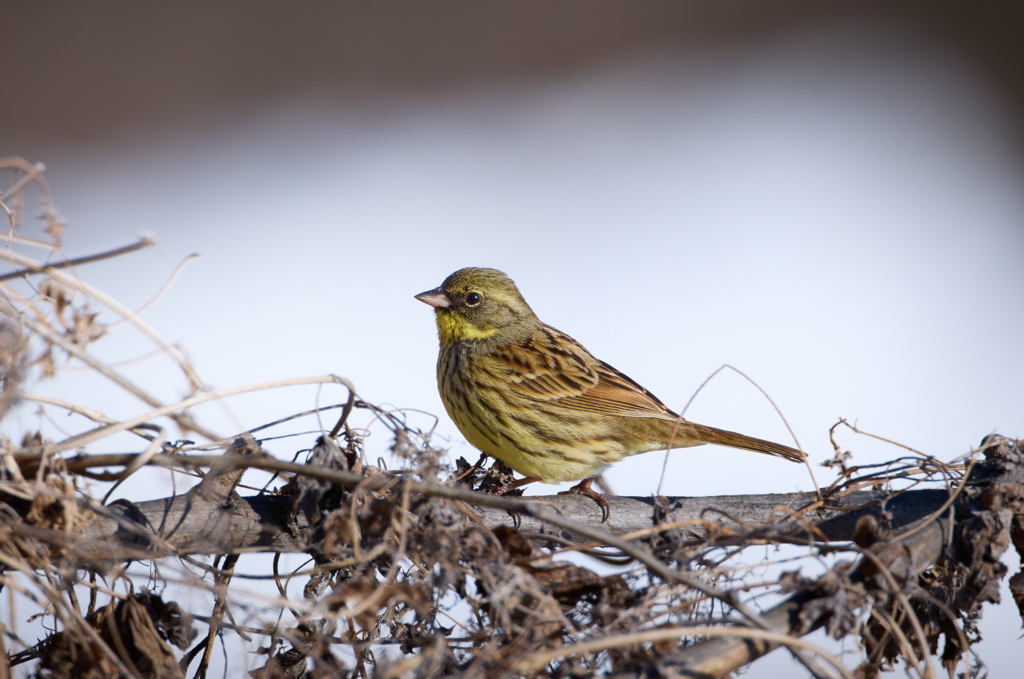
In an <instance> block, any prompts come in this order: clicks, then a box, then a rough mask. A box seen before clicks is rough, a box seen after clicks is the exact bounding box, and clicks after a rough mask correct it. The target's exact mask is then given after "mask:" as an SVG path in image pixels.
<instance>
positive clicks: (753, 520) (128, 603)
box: [0, 159, 1024, 679]
mask: <svg viewBox="0 0 1024 679" xmlns="http://www.w3.org/2000/svg"><path fill="white" fill-rule="evenodd" d="M0 170H7V171H8V172H9V173H10V174H11V176H12V177H13V180H12V182H11V188H9V189H8V190H7V191H5V192H3V194H2V196H0V200H2V202H3V205H4V209H5V210H6V211H7V214H8V216H9V221H10V225H11V229H10V232H9V233H8V235H7V240H8V243H9V245H10V246H9V247H8V248H7V252H6V258H7V259H8V260H9V261H10V262H11V263H12V264H13V265H14V267H15V268H16V271H15V272H13V273H16V274H17V275H8V276H0V313H2V315H3V317H2V319H0V322H2V326H0V360H2V370H3V374H2V378H3V383H4V392H3V398H2V399H0V416H2V417H3V418H4V419H3V422H4V427H5V428H4V429H3V434H4V438H2V439H0V461H2V467H0V587H2V588H3V589H5V590H7V593H8V594H9V600H10V601H11V602H14V601H16V600H17V601H21V602H23V606H24V605H28V604H30V605H32V606H33V607H34V609H33V611H32V613H31V614H29V617H34V618H36V619H42V620H45V621H48V628H47V629H45V630H44V631H43V633H42V635H41V638H40V639H38V640H34V639H29V638H25V637H24V636H22V635H21V634H19V632H18V629H19V626H18V625H19V623H21V624H22V626H24V625H26V624H28V623H29V622H30V621H29V620H28V618H25V619H23V620H19V619H18V616H17V614H16V610H15V607H14V606H13V605H10V606H8V614H7V616H5V617H6V620H0V636H2V638H3V639H4V644H3V647H2V648H0V677H4V676H10V674H11V673H13V672H22V673H23V674H31V675H33V676H39V677H72V676H73V677H76V678H78V679H82V678H86V677H88V678H90V679H91V678H93V677H96V678H100V677H120V676H124V677H185V676H188V675H191V676H195V677H205V676H206V675H207V673H208V672H210V670H211V667H212V666H213V664H214V662H215V657H216V654H215V650H216V649H217V648H218V647H221V648H223V649H227V648H231V649H232V650H231V654H232V659H231V660H230V661H227V662H225V663H224V664H225V672H228V671H230V672H231V673H232V675H233V676H240V675H242V674H243V673H244V672H246V671H247V672H248V673H249V674H250V675H252V676H253V677H256V678H258V679H263V678H270V677H298V676H302V675H303V674H304V673H308V674H309V675H310V676H312V677H317V678H322V677H350V676H364V677H365V676H370V675H371V674H372V675H374V676H381V677H392V676H394V677H399V676H417V677H442V676H480V677H505V676H529V677H564V676H587V675H592V674H598V673H604V674H609V675H614V676H617V677H642V676H705V677H717V676H724V675H727V674H729V673H730V672H733V671H734V670H736V669H738V668H740V667H742V666H743V665H745V664H747V663H749V662H752V661H754V660H756V659H757V658H758V657H760V656H762V655H764V654H765V653H768V652H770V651H772V650H774V649H777V648H781V647H785V648H786V649H788V651H789V652H791V653H793V654H794V656H795V657H797V658H798V659H799V660H800V661H801V662H803V663H804V664H805V666H806V667H807V668H808V669H809V671H810V672H811V673H812V674H814V675H815V676H820V677H831V676H851V675H853V674H857V675H858V676H862V677H871V676H875V675H876V674H877V673H879V672H880V671H883V670H886V669H890V668H892V667H893V666H894V665H895V664H896V663H898V662H900V661H902V662H903V663H904V664H905V666H906V667H907V671H908V672H911V673H913V674H917V675H920V676H922V677H932V676H935V672H936V670H935V668H934V667H933V657H935V658H937V659H938V661H939V662H940V663H941V665H942V666H943V667H944V668H945V669H946V670H947V672H948V673H949V674H950V676H952V674H953V672H954V671H955V669H956V668H957V666H958V663H960V662H961V660H962V659H963V658H964V656H965V654H967V653H968V652H969V650H970V649H971V645H972V644H973V643H974V641H976V639H977V630H976V627H975V622H976V620H977V617H978V615H979V614H980V610H981V605H982V603H984V602H994V601H997V600H998V584H999V582H1000V580H1001V579H1002V578H1003V577H1004V576H1005V575H1006V567H1005V566H1003V564H1002V563H1001V562H1000V558H1001V556H1002V554H1003V553H1004V552H1005V550H1006V549H1008V548H1009V547H1010V546H1011V545H1012V546H1014V547H1015V548H1016V549H1017V550H1018V552H1022V551H1024V445H1022V443H1021V442H1016V441H1011V440H1007V439H1002V438H1000V437H997V436H990V437H987V438H986V439H985V441H984V442H983V443H982V446H981V447H980V448H979V450H977V451H972V452H971V454H970V455H968V456H966V457H965V458H964V459H963V460H958V461H956V462H955V463H949V464H944V463H942V462H940V461H938V460H936V459H934V458H932V457H929V456H927V455H919V454H912V455H906V456H901V457H896V458H895V459H893V460H891V461H889V462H888V463H886V464H884V465H875V466H870V467H851V466H850V465H849V459H848V457H847V455H846V454H845V453H842V452H841V451H840V450H839V448H838V446H837V448H836V451H837V454H836V457H835V459H834V460H832V461H831V462H830V465H831V466H832V467H833V468H835V469H836V470H837V472H838V474H837V479H836V480H835V482H834V483H832V484H831V485H830V486H828V487H827V488H824V489H822V490H821V491H820V492H816V493H803V494H800V493H795V494H788V495H774V496H772V495H762V496H736V497H727V498H662V497H656V498H621V497H614V498H609V499H610V500H611V505H612V506H611V510H612V511H611V517H612V518H611V520H610V522H609V523H607V524H601V523H600V513H599V511H598V510H597V509H596V508H595V507H594V506H593V504H592V503H590V502H589V501H588V500H587V499H585V498H580V497H578V496H555V497H541V498H530V500H529V501H527V500H525V499H521V498H515V497H510V496H508V495H506V496H495V495H492V494H490V493H489V492H488V490H489V489H490V488H493V487H495V486H501V485H503V484H502V481H503V478H502V475H504V474H508V473H510V472H509V470H507V469H505V468H503V467H502V466H501V465H497V464H496V465H492V466H490V467H488V468H485V467H484V466H482V462H483V460H481V461H480V462H478V463H477V464H470V463H469V462H467V461H465V460H459V461H458V462H457V463H456V464H455V465H454V466H449V465H447V464H446V463H445V455H444V451H442V450H439V449H438V448H437V447H435V445H434V444H433V443H432V441H431V438H430V435H429V431H424V430H423V429H421V428H418V427H416V426H414V425H413V424H411V423H410V422H409V421H408V420H407V418H406V417H405V415H404V414H403V413H401V412H396V411H390V410H386V409H383V408H381V407H379V406H376V405H374V404H372V403H368V402H366V401H364V400H362V399H360V398H359V397H358V395H357V394H356V392H355V390H354V388H353V387H352V385H351V384H349V383H348V382H347V381H345V380H343V379H341V378H337V377H332V376H324V377H318V378H304V379H300V380H289V381H285V382H282V383H279V384H276V385H269V386H284V385H295V384H300V383H325V384H336V385H339V386H341V387H342V388H343V389H344V390H345V391H344V393H345V398H343V399H341V400H340V401H339V402H338V403H336V404H334V405H331V406H327V407H319V408H316V409H315V410H314V411H310V412H309V413H303V414H301V415H300V416H303V417H313V416H316V417H320V418H324V417H327V416H331V415H336V421H337V425H336V426H334V427H333V430H332V431H330V432H328V431H324V430H320V429H319V428H316V429H315V433H312V434H307V435H308V436H309V440H310V442H311V443H313V445H312V446H311V448H309V449H307V450H304V451H303V450H299V451H297V452H296V453H295V456H296V457H295V458H293V460H295V459H298V458H299V457H300V456H302V455H305V458H304V459H303V460H302V461H301V462H296V461H285V460H282V459H279V458H277V457H274V456H272V455H270V454H269V453H268V452H267V451H266V450H265V449H264V447H263V445H264V443H263V442H261V441H260V440H258V437H259V436H261V435H262V434H261V433H260V432H256V431H253V432H246V433H243V434H240V435H238V436H235V437H232V438H230V439H221V438H219V437H218V436H217V435H216V434H215V433H214V432H213V431H210V430H209V429H207V428H206V427H204V426H202V425H201V424H199V419H200V418H199V417H198V416H197V415H196V414H195V412H194V410H195V408H196V407H197V406H198V405H200V404H201V403H204V402H209V401H211V400H213V399H218V398H225V397H227V396H230V395H231V394H233V393H238V392H241V391H244V390H246V389H250V388H246V389H236V390H227V391H223V392H210V391H209V390H207V389H206V387H205V386H204V384H203V381H202V380H201V379H200V378H199V376H198V374H197V373H196V371H195V369H194V368H193V367H192V366H191V365H190V364H189V363H188V362H187V361H186V360H185V359H184V357H183V355H182V354H181V353H180V352H179V351H177V350H173V351H170V350H169V349H168V347H170V346H171V345H170V344H168V343H167V342H166V341H164V340H163V339H162V338H161V337H160V336H159V335H158V334H157V333H156V331H155V330H153V329H152V328H151V327H149V326H148V325H145V324H144V323H143V322H142V321H141V319H139V318H138V316H137V314H134V313H133V312H131V311H129V310H127V309H125V308H124V307H123V306H121V305H119V304H117V303H115V302H114V301H113V300H112V299H111V298H110V297H108V296H106V295H104V294H103V293H102V292H100V291H98V290H96V289H95V288H93V287H92V286H89V285H87V284H85V283H84V282H83V281H81V280H80V279H79V278H78V277H77V275H76V274H75V273H74V271H75V269H76V268H77V267H80V266H83V265H84V264H88V263H90V262H93V261H101V260H103V259H104V255H98V256H95V257H86V258H69V257H66V256H65V255H64V253H63V252H62V251H61V250H60V245H59V243H60V228H61V222H60V220H59V219H58V218H57V217H56V215H55V213H54V212H53V210H52V206H51V205H50V199H49V191H48V189H47V187H46V185H45V182H44V180H43V177H42V171H41V168H39V167H37V166H32V165H30V164H28V163H25V162H24V161H20V160H16V159H15V160H12V159H8V160H7V161H0ZM32 187H36V189H37V191H38V198H37V200H38V202H39V203H40V208H41V211H42V213H43V215H44V222H45V223H46V233H47V234H48V235H49V236H50V237H51V242H50V243H44V242H43V241H39V240H33V239H29V238H25V237H23V236H21V235H19V234H18V233H17V232H16V230H17V228H19V227H20V226H21V215H22V214H23V213H24V212H25V209H26V207H25V206H26V204H27V201H28V198H27V197H26V195H25V194H26V192H27V191H28V190H29V189H31V188H32ZM44 246H45V247H47V248H49V249H48V250H47V253H48V254H47V258H46V260H45V261H39V260H36V259H31V258H29V257H28V256H26V255H23V254H16V252H17V251H18V248H22V249H25V248H42V247H44ZM129 249H131V248H129ZM122 250H124V249H122ZM115 253H116V254H125V253H124V251H115ZM97 306H99V307H104V308H105V309H106V310H107V312H108V313H113V314H117V315H119V316H120V317H121V318H123V319H127V321H128V323H129V324H130V325H131V326H132V327H135V328H137V329H138V330H139V331H140V332H141V333H142V334H143V335H145V336H146V337H148V338H149V340H150V341H152V342H153V343H155V345H156V346H157V347H158V348H160V349H161V350H163V354H162V355H163V356H165V357H167V358H169V359H170V361H171V362H172V363H173V365H175V366H176V367H177V369H178V373H179V376H180V378H181V379H182V380H183V382H182V384H183V385H185V386H186V389H185V391H186V393H187V394H188V398H186V399H183V400H181V401H180V402H177V403H163V402H161V401H160V400H159V399H157V398H156V397H154V396H153V395H152V394H151V393H150V391H149V390H148V389H146V388H145V387H144V386H143V385H140V384H136V383H134V382H132V381H131V380H129V379H128V378H127V377H126V376H125V375H124V374H122V373H120V372H119V371H118V370H117V369H116V368H115V367H113V366H111V365H108V364H106V363H103V362H100V361H98V360H97V359H96V358H95V356H94V355H93V354H92V353H91V352H90V346H91V345H92V344H93V343H95V342H96V341H97V340H99V339H100V338H101V337H103V336H104V334H105V333H107V332H108V329H109V327H110V326H109V325H104V324H103V323H101V322H100V320H101V318H103V315H102V314H101V313H100V312H99V311H97V309H96V307H97ZM70 362H77V363H78V364H80V365H84V366H87V367H88V369H89V370H91V371H94V372H95V374H96V375H97V376H98V377H99V378H101V379H104V380H107V381H109V382H111V383H113V384H116V385H118V386H119V388H121V389H123V390H125V392H126V393H129V394H131V395H132V396H133V397H134V398H136V399H137V400H138V402H140V403H141V404H142V406H143V411H142V412H140V413H139V415H138V416H137V417H134V418H131V419H126V420H115V419H112V418H108V417H106V416H104V415H103V414H102V412H101V410H102V408H101V406H102V404H95V403H85V402H72V401H71V400H69V399H62V398H57V397H53V396H44V395H43V394H41V393H37V392H35V391H29V388H28V387H29V385H32V384H34V383H36V382H39V381H40V380H46V379H53V378H54V377H55V376H57V375H59V373H60V371H61V370H62V369H63V366H65V365H67V364H68V363H70ZM267 386H268V385H258V387H252V388H251V389H256V388H266V387H267ZM28 406H33V407H35V408H36V409H37V413H39V416H38V418H37V419H38V421H39V422H40V423H45V422H47V417H48V416H49V415H48V413H49V411H50V410H52V409H57V410H63V411H67V412H71V413H75V414H76V415H77V416H79V417H80V418H81V420H80V421H81V422H83V423H88V424H83V425H82V426H81V427H80V430H79V431H75V432H69V431H61V430H59V429H57V428H56V427H49V428H48V430H47V432H49V433H44V431H43V427H42V426H41V425H40V426H38V427H36V428H30V429H28V430H26V431H22V432H20V437H17V436H12V435H11V434H12V433H13V432H14V430H15V426H16V425H15V424H14V423H15V422H25V421H27V420H29V419H30V418H25V417H21V418H17V417H14V416H13V415H14V414H17V413H18V412H19V408H24V407H28ZM360 418H362V420H361V422H360V423H357V420H360ZM284 419H290V418H284ZM366 422H372V423H376V425H375V426H382V427H384V428H386V429H387V431H388V432H389V439H390V445H389V454H390V456H391V459H392V460H394V461H397V462H398V464H397V468H395V469H391V470H388V469H385V468H384V467H383V466H382V465H381V464H370V463H369V462H368V457H369V456H368V455H367V452H366V446H367V436H366V426H363V424H364V423H366ZM367 426H368V425H367ZM174 428H177V429H178V431H179V432H180V436H179V437H178V438H177V439H172V436H171V434H170V432H171V431H173V430H174ZM126 433H127V434H128V435H130V436H132V437H134V441H135V442H136V443H135V444H134V445H135V449H136V450H138V452H136V453H132V454H111V453H102V452H97V448H99V447H100V446H103V445H105V444H107V442H109V441H110V440H112V437H117V436H122V437H123V436H125V434H126ZM186 436H193V437H196V438H204V439H206V440H207V441H208V443H201V444H197V443H194V442H191V441H186V440H184V439H185V437H186ZM119 440H121V441H123V440H124V439H119ZM121 445H124V444H123V443H122V444H121ZM393 466H394V465H393ZM146 468H150V469H152V468H159V469H163V470H166V471H165V473H166V474H167V475H168V476H169V477H172V478H173V479H174V480H175V483H180V484H181V485H182V487H183V490H181V491H180V492H174V493H171V494H169V495H168V496H167V497H162V498H152V499H147V500H145V501H136V502H130V501H127V500H125V499H119V500H115V501H113V502H109V501H108V500H109V498H110V496H111V494H112V492H113V490H114V489H115V488H117V487H118V486H120V484H123V483H125V482H130V481H131V479H132V478H134V477H135V475H137V474H138V473H139V472H140V470H142V469H146ZM259 474H262V476H259ZM254 477H258V478H260V479H262V480H261V481H259V484H260V485H259V486H258V487H248V488H247V487H246V486H245V485H244V483H243V482H245V481H249V480H250V479H253V478H254ZM252 482H254V483H255V481H252ZM185 488H187V489H185ZM243 492H244V493H245V495H244V496H243V494H242V493H243ZM254 553H255V554H273V555H274V556H273V557H272V559H271V560H269V561H268V560H267V559H266V558H265V557H262V556H254ZM211 554H212V555H214V556H213V557H212V558H210V557H207V556H206V555H211ZM771 554H774V555H775V557H774V559H775V561H776V563H773V564H766V561H767V558H766V555H771ZM291 555H299V557H300V558H297V559H296V558H290V556H291ZM140 567H141V569H140ZM137 581H144V582H145V584H137ZM1022 582H1024V573H1022V574H1017V575H1015V576H1014V577H1013V578H1012V579H1011V587H1012V591H1014V592H1015V593H1018V592H1022V591H1024V586H1022V585H1021V583H1022ZM295 584H301V588H300V591H299V592H296V591H295V588H294V585H295ZM762 601H769V602H771V603H769V604H761V603H760V602H762ZM1022 601H1024V595H1022V596H1021V597H1019V598H1018V599H1017V602H1018V605H1019V606H1020V605H1021V602H1022ZM820 628H824V629H825V630H826V631H827V632H828V634H829V635H831V636H832V637H834V638H837V639H839V638H844V637H851V638H855V639H857V640H859V642H860V647H861V648H862V651H863V652H862V656H861V657H860V659H859V664H858V665H857V666H856V668H855V669H854V670H850V669H848V668H847V663H848V662H849V660H848V658H847V659H845V660H840V659H839V658H837V657H835V656H834V655H833V654H831V653H829V652H828V651H827V650H825V649H823V648H820V647H817V646H815V645H814V644H812V643H810V642H808V641H806V640H805V639H803V638H802V637H804V636H805V635H807V634H808V633H809V632H811V631H813V630H815V629H820ZM940 644H942V650H941V653H940V651H939V646H940ZM19 648H20V650H18V649H19ZM236 653H238V654H242V655H241V656H239V655H236ZM240 658H244V660H242V659H240Z"/></svg>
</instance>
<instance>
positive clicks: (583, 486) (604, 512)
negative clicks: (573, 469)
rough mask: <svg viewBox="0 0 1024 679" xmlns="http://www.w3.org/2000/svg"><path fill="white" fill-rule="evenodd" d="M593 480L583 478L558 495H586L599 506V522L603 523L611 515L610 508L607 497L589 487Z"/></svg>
mask: <svg viewBox="0 0 1024 679" xmlns="http://www.w3.org/2000/svg"><path fill="white" fill-rule="evenodd" d="M593 482H594V479H593V478H589V479H583V480H582V481H580V482H579V483H577V484H576V485H575V486H573V487H572V488H570V489H569V490H563V491H562V492H560V493H559V495H586V496H587V497H589V498H590V499H591V500H593V501H594V502H596V503H597V505H598V506H599V507H600V508H601V523H604V522H605V521H607V520H608V517H609V516H611V509H609V507H608V499H607V498H605V496H604V495H601V494H600V493H598V492H597V491H596V490H594V489H593V488H591V487H590V484H592V483H593Z"/></svg>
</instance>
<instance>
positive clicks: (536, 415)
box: [415, 267, 806, 523]
mask: <svg viewBox="0 0 1024 679" xmlns="http://www.w3.org/2000/svg"><path fill="white" fill-rule="evenodd" d="M415 298H416V299H418V300H419V301H421V302H423V303H425V304H427V305H429V306H431V307H433V309H434V315H435V320H436V322H437V334H438V340H439V343H440V351H439V352H438V358H437V384H438V391H439V392H440V395H441V400H442V402H443V403H444V407H445V410H446V411H447V412H448V415H449V417H451V419H452V420H453V421H454V422H455V425H456V426H457V427H458V429H459V431H460V432H461V433H462V435H463V436H465V437H466V440H467V441H469V443H471V444H472V445H473V446H474V447H476V448H478V449H479V450H480V451H482V452H484V453H486V454H487V455H489V456H491V457H493V458H496V459H498V460H501V461H502V462H504V463H505V464H507V465H508V466H509V467H511V468H512V469H513V470H514V471H516V472H519V473H520V474H522V475H523V476H524V478H523V479H520V480H517V481H515V482H513V483H511V484H509V485H506V486H505V487H504V488H502V489H501V490H500V492H508V491H509V490H511V489H513V488H519V487H522V486H524V485H526V484H529V483H534V482H537V481H540V482H543V483H561V482H565V481H579V483H578V484H576V485H575V486H573V487H572V488H570V489H569V490H568V491H565V492H567V493H579V494H582V495H586V496H588V497H590V498H592V499H593V500H594V501H595V502H597V504H598V505H599V506H600V507H601V512H602V523H603V522H604V521H606V520H607V519H608V516H609V509H608V503H607V500H606V499H605V497H604V496H603V495H601V494H600V493H598V492H597V491H596V490H594V489H593V488H592V487H591V485H592V483H593V481H594V478H595V477H596V476H597V475H598V474H600V473H601V471H602V470H603V469H604V468H605V467H607V466H608V465H610V464H612V463H614V462H617V461H619V460H621V459H622V458H624V457H627V456H630V455H636V454H638V453H646V452H651V451H655V450H668V449H670V448H685V447H689V446H699V445H702V444H706V443H713V444H718V445H723V446H729V447H732V448H741V449H743V450H751V451H754V452H758V453H764V454H767V455H774V456H777V457H781V458H783V459H786V460H789V461H791V462H802V461H803V460H804V459H805V458H806V454H805V453H803V452H802V451H800V450H796V449H795V448H790V447H789V446H784V445H781V444H778V443H772V442H771V441H765V440H762V439H757V438H753V437H750V436H746V435H744V434H738V433H736V432H732V431H727V430H724V429H717V428H715V427H709V426H706V425H702V424H697V423H696V422H690V421H688V420H685V419H683V418H682V417H681V416H680V415H677V414H676V413H674V412H672V411H671V410H669V408H668V407H666V406H665V404H664V403H662V402H661V401H660V400H659V399H658V398H657V397H656V396H655V395H654V394H652V393H651V392H649V391H647V390H646V389H645V388H643V387H642V386H640V384H639V383H637V382H636V381H634V380H632V379H631V378H629V377H627V376H626V375H625V374H624V373H622V372H620V371H618V370H616V369H615V368H613V367H612V366H610V365H609V364H607V363H605V362H604V361H602V360H600V359H598V358H596V357H595V356H594V355H593V354H591V353H590V352H589V351H587V350H586V349H585V348H584V347H583V345H582V344H580V343H579V342H577V341H576V340H574V339H573V338H572V337H570V336H569V335H567V334H565V333H563V332H561V331H560V330H556V329H555V328H553V327H551V326H550V325H547V324H546V323H544V322H542V321H541V320H540V319H539V318H538V317H537V315H536V314H535V313H534V312H533V309H531V308H530V305H529V304H527V303H526V300H525V299H524V298H523V296H522V294H521V293H520V292H519V288H518V287H516V284H515V283H514V282H513V281H512V279H511V278H509V277H508V276H507V275H506V274H505V273H503V272H501V271H498V270H496V269H489V268H480V267H468V268H464V269H459V270H458V271H456V272H455V273H453V274H451V275H450V276H448V277H447V278H446V279H445V280H444V282H443V283H441V285H440V286H439V287H436V288H434V289H433V290H428V291H426V292H422V293H420V294H418V295H415Z"/></svg>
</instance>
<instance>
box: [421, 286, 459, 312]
mask: <svg viewBox="0 0 1024 679" xmlns="http://www.w3.org/2000/svg"><path fill="white" fill-rule="evenodd" d="M416 299H418V300H419V301H421V302H423V303H424V304H429V305H430V306H432V307H434V308H435V309H451V308H452V301H451V300H450V299H448V295H446V294H444V290H442V289H441V288H434V289H433V290H427V291H426V292H421V293H420V294H418V295H416Z"/></svg>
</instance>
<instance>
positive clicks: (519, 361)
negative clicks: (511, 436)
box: [493, 326, 677, 420]
mask: <svg viewBox="0 0 1024 679" xmlns="http://www.w3.org/2000/svg"><path fill="white" fill-rule="evenodd" d="M493 357H494V358H495V359H497V360H498V361H499V364H500V365H501V366H502V368H503V369H504V371H505V373H506V376H507V378H508V379H509V387H510V388H511V390H512V391H513V392H516V393H518V394H520V395H521V396H525V397H526V398H528V399H531V400H536V401H538V402H543V403H545V404H549V405H558V406H561V407H565V408H569V409H572V410H580V411H585V412H591V413H601V414H605V415H619V416H623V417H654V418H658V419H672V420H674V419H676V417H677V416H676V415H675V414H674V413H672V412H671V411H670V410H669V409H668V408H666V407H665V404H664V403H662V402H661V401H659V400H658V399H657V397H655V396H654V395H653V394H651V393H650V392H648V391H647V390H646V389H644V388H643V387H642V386H640V385H639V384H637V383H636V382H634V381H633V380H632V379H630V378H629V377H627V376H626V375H624V374H623V373H621V372H619V371H618V370H616V369H615V368H613V367H612V366H610V365H608V364H607V363H604V362H603V361H599V360H598V359H596V358H594V356H593V355H592V354H591V353H590V352H589V351H587V350H586V349H584V348H583V347H582V346H581V345H580V344H579V343H578V342H576V341H575V340H573V339H572V338H571V337H569V336H568V335H565V334H564V333H562V332H559V331H558V330H555V329H554V328H550V327H547V326H545V327H543V328H541V329H540V330H539V331H538V332H537V333H535V334H534V336H533V337H532V338H531V340H530V341H529V342H528V343H525V344H516V345H511V346H508V347H503V348H501V349H499V350H498V351H497V352H495V354H494V355H493Z"/></svg>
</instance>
